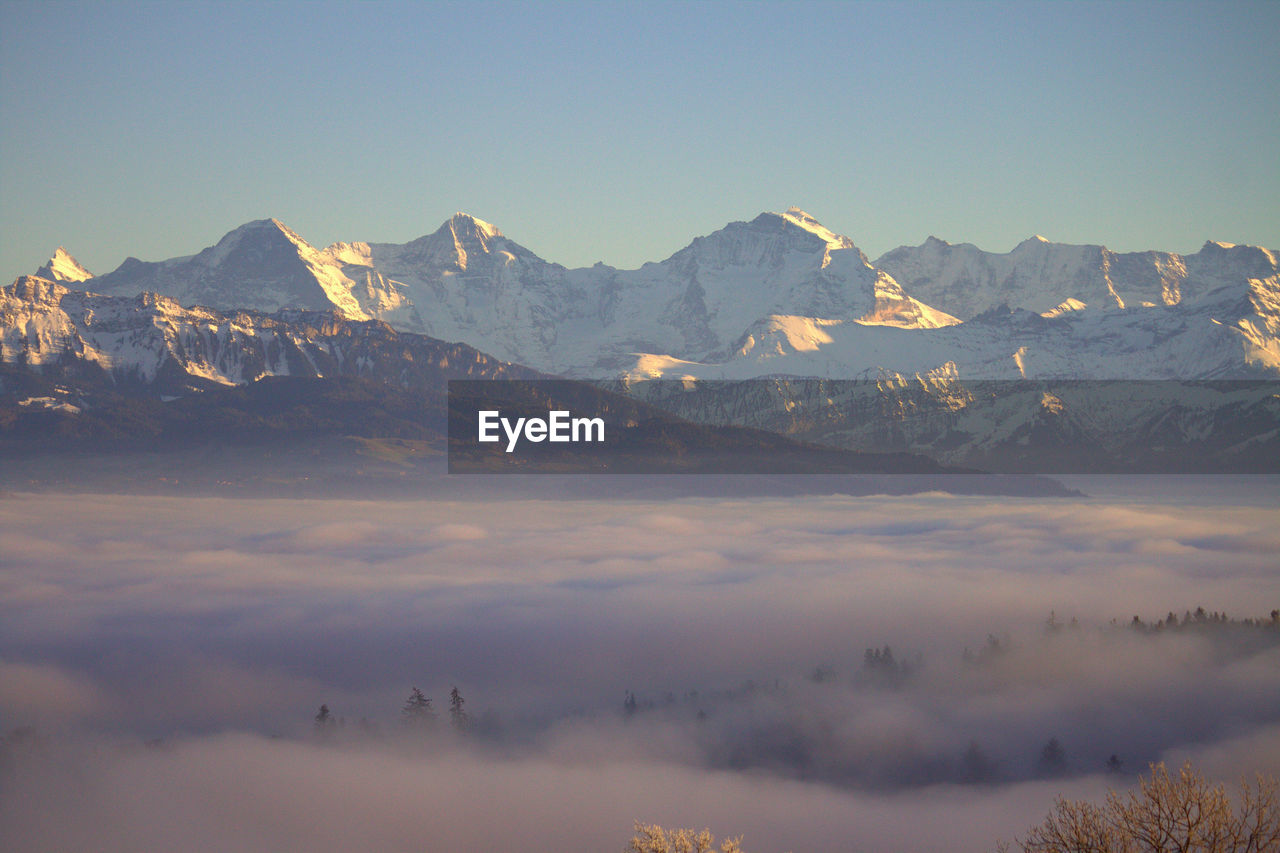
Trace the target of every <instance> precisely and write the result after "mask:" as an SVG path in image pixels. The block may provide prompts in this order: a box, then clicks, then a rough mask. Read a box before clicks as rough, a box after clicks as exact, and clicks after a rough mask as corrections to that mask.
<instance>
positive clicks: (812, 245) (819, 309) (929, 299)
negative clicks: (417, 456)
mask: <svg viewBox="0 0 1280 853" xmlns="http://www.w3.org/2000/svg"><path fill="white" fill-rule="evenodd" d="M40 273H42V274H44V275H43V277H45V278H47V279H51V280H56V281H59V282H61V283H63V284H65V285H67V286H68V287H71V288H75V289H81V290H86V291H92V292H96V293H102V294H107V295H117V296H129V297H133V296H136V295H137V294H139V293H142V292H144V291H146V292H153V293H160V294H164V295H166V296H169V297H171V298H173V299H175V300H176V301H177V302H178V303H180V304H182V305H185V306H193V305H202V306H206V307H209V308H213V309H217V310H232V309H253V310H258V311H264V312H274V311H278V310H281V309H305V310H332V311H336V312H338V313H339V314H340V315H341V316H343V317H345V318H347V319H351V320H366V319H378V320H382V321H384V322H386V323H388V324H389V325H390V326H392V327H393V328H395V329H397V330H400V331H406V332H415V333H419V334H425V335H429V336H431V337H435V338H440V339H444V340H451V341H463V342H466V343H468V344H470V345H471V346H474V347H476V348H478V349H480V350H482V351H484V352H487V353H490V354H491V355H493V356H495V357H497V358H499V359H502V360H506V361H512V362H516V363H520V364H525V365H528V366H530V367H533V368H535V369H538V370H541V371H544V372H546V373H552V374H556V375H561V376H570V377H580V378H592V379H611V378H619V377H624V376H626V377H631V378H633V379H649V378H683V377H696V378H727V379H743V378H753V377H758V376H772V375H784V376H810V377H822V378H869V377H875V376H879V375H881V374H882V373H886V372H888V373H895V374H901V375H906V376H911V375H914V374H917V373H921V374H926V373H929V372H931V371H937V370H952V369H953V366H954V370H955V371H956V372H957V373H958V375H959V376H960V377H962V378H966V379H1011V378H1023V377H1025V378H1048V377H1057V378H1098V379H1103V378H1120V379H1139V378H1142V379H1147V378H1171V379H1172V378H1177V379H1192V378H1256V377H1262V376H1274V375H1277V374H1280V345H1278V344H1277V340H1278V339H1280V270H1278V267H1277V253H1276V252H1274V251H1271V250H1268V249H1265V248H1260V247H1253V246H1237V245H1232V244H1228V243H1215V242H1208V243H1206V244H1205V246H1204V247H1203V248H1202V249H1201V250H1200V251H1199V252H1197V253H1195V254H1192V255H1185V256H1184V255H1177V254H1174V253H1170V252H1155V251H1152V252H1142V253H1116V252H1112V251H1110V250H1109V249H1106V248H1104V247H1102V246H1069V245H1063V244H1056V243H1050V242H1048V241H1046V240H1044V239H1043V238H1039V237H1033V238H1030V239H1028V240H1026V241H1024V242H1023V243H1021V244H1019V245H1018V246H1017V247H1016V248H1015V249H1014V250H1013V251H1011V252H1009V253H1006V254H995V253H989V252H984V251H982V250H980V249H978V248H977V247H975V246H972V245H969V244H960V245H952V244H949V243H945V242H943V241H941V240H939V239H937V238H933V237H931V238H929V239H928V240H926V241H925V242H924V243H923V244H922V245H920V246H916V247H905V246H904V247H900V248H898V249H894V250H893V251H891V252H888V253H887V254H885V255H884V256H882V257H881V258H879V259H877V260H876V261H874V262H871V261H869V260H868V258H867V257H866V255H864V254H863V253H862V252H861V251H860V250H859V249H858V248H857V247H856V246H855V245H854V243H853V241H852V240H850V239H849V238H848V237H844V236H841V235H838V234H835V233H834V232H832V231H830V230H828V229H827V228H825V227H824V226H822V225H821V224H820V223H818V222H817V220H815V219H814V218H813V217H812V216H810V215H808V214H807V213H805V212H804V211H802V210H799V209H796V208H792V209H790V210H788V211H786V212H784V213H780V214H775V213H763V214H760V215H759V216H757V217H756V218H754V219H752V220H750V221H748V222H734V223H730V224H729V225H727V226H725V227H724V228H722V229H720V230H719V231H716V232H714V233H712V234H709V235H706V236H704V237H699V238H697V239H695V240H693V241H692V242H691V243H690V244H689V245H688V246H686V247H685V248H684V249H681V250H680V251H678V252H676V253H675V254H674V255H672V256H671V257H669V258H667V259H666V260H663V261H660V262H656V263H646V264H644V265H643V266H641V267H640V268H639V269H634V270H619V269H615V268H613V267H609V266H606V265H604V264H597V265H595V266H593V267H589V268H581V269H567V268H565V267H563V266H561V265H559V264H555V263H551V262H548V261H544V260H543V259H541V258H539V257H538V256H537V255H535V254H534V253H533V252H531V251H529V250H528V249H526V248H524V247H523V246H521V245H520V244H518V243H516V242H515V241H513V240H511V239H509V238H507V237H506V236H504V235H503V234H502V232H501V231H500V230H498V228H496V227H495V226H493V225H491V224H489V223H486V222H483V221H481V220H479V219H476V218H474V217H471V216H468V215H466V214H457V215H455V216H454V217H452V218H451V219H450V220H448V221H446V222H445V223H444V224H442V225H441V226H440V227H439V228H438V229H436V230H435V231H434V232H433V233H431V234H429V235H427V236H424V237H421V238H418V239H416V240H413V241H410V242H408V243H404V244H391V243H363V242H354V243H335V244H334V245H331V246H328V247H326V248H324V249H317V248H315V247H313V246H311V245H310V244H309V243H307V242H306V241H305V240H304V239H303V238H301V237H300V236H299V235H297V234H296V233H294V232H293V231H291V230H290V229H289V228H288V227H286V226H285V225H283V224H282V223H280V222H279V221H277V220H272V219H266V220H259V221H255V222H250V223H248V224H246V225H243V226H241V227H239V228H237V229H235V230H233V231H231V232H230V233H228V234H227V235H225V236H224V237H223V238H222V239H221V240H219V241H218V242H217V243H216V244H215V245H213V246H211V247H209V248H208V249H205V250H204V251H202V252H200V253H199V254H196V255H193V256H189V257H181V258H173V259H170V260H166V261H160V262H144V261H140V260H137V259H135V258H129V259H127V260H126V261H125V262H124V263H123V264H121V265H120V267H119V268H117V269H116V270H114V271H112V272H110V273H107V274H105V275H101V276H97V277H92V276H90V275H89V274H88V272H87V271H86V270H84V269H83V267H81V266H80V265H79V264H78V263H77V262H76V261H75V260H74V258H72V257H71V256H70V255H69V254H67V253H66V252H65V250H61V249H60V250H59V252H58V253H57V254H56V255H55V256H54V258H52V259H51V260H50V262H49V263H48V264H46V265H45V266H44V267H43V268H42V269H41V270H40Z"/></svg>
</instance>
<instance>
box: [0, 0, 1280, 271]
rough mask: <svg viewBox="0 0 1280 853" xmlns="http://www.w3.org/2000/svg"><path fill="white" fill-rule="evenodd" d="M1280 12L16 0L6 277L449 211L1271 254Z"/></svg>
mask: <svg viewBox="0 0 1280 853" xmlns="http://www.w3.org/2000/svg"><path fill="white" fill-rule="evenodd" d="M1277 33H1280V2H1209V3H1205V2H1160V3H1148V2H1136V0H1135V2H1072V3H1068V2H1048V3H1046V2H1017V3H1005V2H953V3H952V2H935V3H910V2H898V3H887V2H845V3H807V2H794V3H785V4H779V3H771V2H758V3H742V2H734V3H727V2H704V3H576V2H558V3H550V2H526V3H510V2H494V3H475V2H460V3H429V4H428V3H391V2H364V3H357V2H345V3H339V2H323V1H322V2H314V3H298V2H286V0H280V2H271V3H247V2H239V3H236V2H220V3H207V2H184V3H162V2H151V3H140V2H92V3H84V2H38V3H37V2H25V0H24V2H15V0H0V278H2V279H3V283H8V282H9V281H12V279H13V278H14V277H16V276H17V275H19V274H23V273H28V272H32V271H34V269H35V268H36V267H37V266H39V264H40V263H42V262H43V261H44V260H45V259H46V258H48V256H49V255H50V254H51V253H52V251H53V250H54V249H55V248H56V247H57V246H59V245H65V246H66V247H67V249H68V250H69V251H70V252H71V253H72V254H74V255H75V256H76V257H77V258H79V259H80V261H81V262H82V263H84V264H85V265H86V266H87V267H89V269H91V270H92V271H94V272H95V273H104V272H109V271H110V270H112V269H114V268H115V267H116V266H118V265H119V264H120V262H121V261H123V260H124V258H125V257H126V256H129V255H134V256H137V257H140V258H143V259H145V260H160V259H163V258H167V257H172V256H176V255H184V254H192V253H194V252H197V251H199V250H200V249H202V248H204V247H206V246H209V245H212V244H213V243H215V242H216V241H217V240H218V238H220V237H221V236H222V235H223V234H224V233H225V232H227V231H229V230H231V229H232V228H234V227H236V226H237V225H240V224H242V223H244V222H246V221H248V220H251V219H259V218H264V217H271V216H274V217H276V218H278V219H280V220H282V221H283V222H285V223H286V224H287V225H289V226H290V227H291V228H293V229H294V230H295V231H297V232H298V233H299V234H301V235H302V236H303V237H304V238H306V239H307V240H309V241H310V242H311V243H312V244H314V245H317V246H323V245H326V244H328V243H330V242H333V241H336V240H369V241H382V242H402V241H406V240H410V239H412V238H415V237H418V236H421V235H422V234H426V233H429V232H431V231H433V230H435V229H436V228H437V227H438V226H439V225H440V223H441V222H443V221H444V220H445V219H446V218H447V217H448V216H450V215H451V214H452V213H453V212H454V211H456V210H464V211H466V212H469V213H472V214H474V215H476V216H478V217H480V218H482V219H485V220H488V221H490V222H493V223H494V224H496V225H498V227H500V228H501V229H502V230H503V231H504V232H505V233H506V234H507V235H508V236H509V237H511V238H512V239H514V240H516V241H517V242H520V243H522V244H523V245H525V246H526V247H528V248H529V249H531V250H533V251H534V252H536V253H538V254H539V255H541V256H542V257H544V258H546V259H547V260H550V261H556V262H559V263H562V264H565V265H567V266H584V265H589V264H591V263H594V262H595V261H600V260H602V261H604V262H606V263H609V264H612V265H614V266H618V267H634V266H638V265H639V264H641V263H643V262H645V261H656V260H661V259H663V258H665V257H667V256H668V255H670V254H671V253H672V252H675V251H677V250H678V249H680V248H681V247H683V246H684V245H686V244H687V243H688V242H689V241H690V240H692V239H693V238H694V237H696V236H699V235H702V234H706V233H709V232H711V231H714V230H716V229H718V228H720V227H722V226H723V225H725V224H726V223H728V222H730V221H734V220H742V219H750V218H752V217H754V216H755V215H756V214H758V213H759V212H761V211H764V210H783V209H785V208H786V207H788V206H790V205H797V206H800V207H803V208H805V209H806V210H808V211H809V212H810V213H812V214H813V215H814V216H816V217H817V218H818V219H819V220H820V221H822V222H823V224H825V225H826V226H827V227H829V228H831V229H832V230H834V231H836V232H838V233H842V234H846V235H848V236H850V237H851V238H853V240H854V242H855V243H857V244H858V245H859V246H860V247H861V248H862V249H863V250H864V251H866V252H867V254H868V255H870V256H871V257H873V258H874V257H876V256H878V255H880V254H882V253H883V252H885V251H887V250H889V249H891V248H894V247H895V246H898V245H904V244H910V245H915V244H918V243H920V242H922V241H923V240H924V239H925V238H926V237H927V236H929V235H930V234H933V235H936V236H939V237H941V238H943V239H946V240H949V241H951V242H972V243H976V244H977V245H979V246H981V247H982V248H984V249H988V250H991V251H1001V252H1003V251H1008V250H1009V249H1011V248H1012V247H1013V246H1014V245H1016V244H1017V243H1018V242H1019V241H1021V240H1022V239H1024V238H1026V237H1028V236H1030V235H1032V234H1035V233H1039V234H1043V235H1045V236H1046V237H1048V238H1049V239H1051V240H1056V241H1061V242H1068V243H1104V244H1106V245H1108V246H1110V247H1111V248H1113V249H1116V250H1120V251H1134V250H1141V249H1164V250H1169V251H1177V252H1194V251H1196V250H1198V249H1199V247H1200V245H1201V244H1202V243H1203V242H1204V241H1205V240H1206V239H1215V240H1227V241H1231V242H1241V243H1254V244H1261V245H1265V246H1268V247H1271V248H1280V204H1277V199H1280V51H1277V49H1276V44H1275V38H1276V35H1277Z"/></svg>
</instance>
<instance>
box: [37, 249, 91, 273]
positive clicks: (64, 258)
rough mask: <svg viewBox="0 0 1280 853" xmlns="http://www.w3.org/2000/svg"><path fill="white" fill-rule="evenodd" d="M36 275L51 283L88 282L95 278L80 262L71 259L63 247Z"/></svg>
mask: <svg viewBox="0 0 1280 853" xmlns="http://www.w3.org/2000/svg"><path fill="white" fill-rule="evenodd" d="M36 275H37V276H38V277H40V278H44V279H48V280H50V281H88V280H89V279H91V278H93V273H91V272H89V271H88V270H87V269H85V268H84V266H83V265H81V263H80V262H79V261H77V260H76V259H75V258H73V257H71V253H70V252H68V251H67V250H66V249H64V248H63V247H61V246H59V247H58V249H57V251H55V252H54V253H53V257H51V258H49V260H48V261H46V262H45V265H44V266H42V267H40V269H38V270H36Z"/></svg>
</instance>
